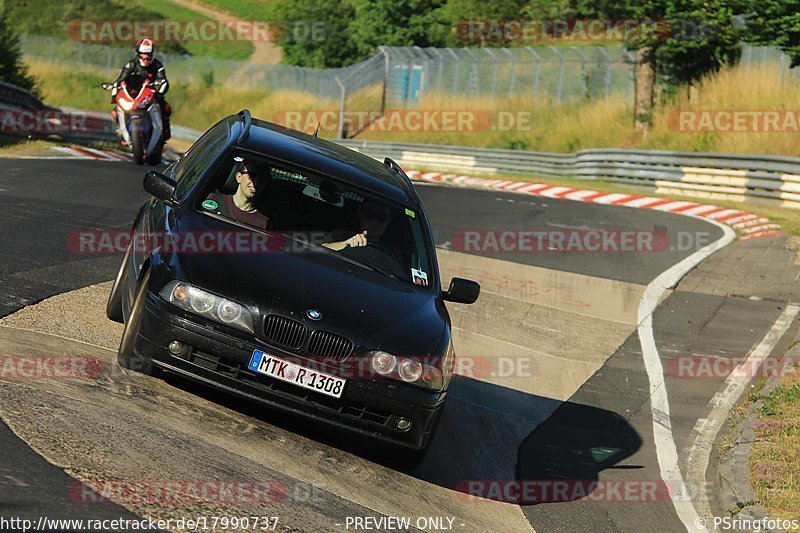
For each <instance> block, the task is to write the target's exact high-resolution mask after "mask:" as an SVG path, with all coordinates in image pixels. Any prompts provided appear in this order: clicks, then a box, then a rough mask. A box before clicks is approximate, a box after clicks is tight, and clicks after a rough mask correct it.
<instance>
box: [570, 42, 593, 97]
mask: <svg viewBox="0 0 800 533" xmlns="http://www.w3.org/2000/svg"><path fill="white" fill-rule="evenodd" d="M572 49H573V50H575V52H576V53H577V54H578V55H579V56H581V81H582V83H583V99H584V100H590V99H591V98H592V94H591V92H590V91H591V89H590V88H589V71H588V70H587V68H588V67H587V63H588V61H589V58H588V57H586V54H584V53H583V52H581V50H580V49H579V48H578V47H577V46H573V47H572Z"/></svg>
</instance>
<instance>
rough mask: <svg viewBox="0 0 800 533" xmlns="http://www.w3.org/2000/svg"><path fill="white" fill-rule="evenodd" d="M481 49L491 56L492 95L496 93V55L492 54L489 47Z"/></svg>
mask: <svg viewBox="0 0 800 533" xmlns="http://www.w3.org/2000/svg"><path fill="white" fill-rule="evenodd" d="M483 51H484V52H485V53H487V54H489V57H491V58H492V97H494V96H495V95H496V94H497V63H498V60H497V56H496V55H494V52H492V49H491V48H484V49H483Z"/></svg>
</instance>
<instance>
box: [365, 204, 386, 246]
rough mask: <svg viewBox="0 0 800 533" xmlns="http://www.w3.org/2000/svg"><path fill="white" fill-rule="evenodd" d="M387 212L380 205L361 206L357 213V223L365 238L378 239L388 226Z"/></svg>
mask: <svg viewBox="0 0 800 533" xmlns="http://www.w3.org/2000/svg"><path fill="white" fill-rule="evenodd" d="M389 216H390V213H389V210H388V209H386V208H385V207H383V206H380V205H362V206H361V209H359V211H358V221H359V223H360V224H361V229H362V230H367V237H368V238H373V239H379V238H380V237H381V235H383V232H384V231H386V226H388V225H389Z"/></svg>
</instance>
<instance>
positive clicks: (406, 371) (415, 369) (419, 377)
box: [367, 348, 452, 391]
mask: <svg viewBox="0 0 800 533" xmlns="http://www.w3.org/2000/svg"><path fill="white" fill-rule="evenodd" d="M367 355H368V356H370V365H371V366H372V370H373V371H374V372H375V373H376V374H378V375H379V376H381V377H388V378H392V379H396V380H398V381H403V382H405V383H410V384H412V385H416V386H418V387H423V388H426V389H430V390H436V391H439V390H442V388H444V386H445V385H446V384H447V382H448V381H449V379H447V380H445V378H444V374H443V373H442V369H440V368H439V367H438V366H436V365H429V364H427V363H425V362H423V361H420V360H419V359H417V358H411V357H400V356H397V355H393V354H390V353H388V352H383V351H380V350H377V351H374V352H369V354H367ZM440 364H444V365H450V369H451V370H450V372H452V356H451V349H450V348H448V351H447V353H446V354H445V356H444V357H442V358H441V359H440ZM446 368H447V367H445V372H448V370H446Z"/></svg>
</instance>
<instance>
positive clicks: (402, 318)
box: [171, 215, 449, 356]
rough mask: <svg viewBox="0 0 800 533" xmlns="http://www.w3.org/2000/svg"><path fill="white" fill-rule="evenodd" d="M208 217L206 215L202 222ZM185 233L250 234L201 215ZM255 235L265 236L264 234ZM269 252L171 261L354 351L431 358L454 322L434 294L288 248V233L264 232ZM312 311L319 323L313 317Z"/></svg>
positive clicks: (186, 273)
mask: <svg viewBox="0 0 800 533" xmlns="http://www.w3.org/2000/svg"><path fill="white" fill-rule="evenodd" d="M203 219H207V220H203ZM181 226H182V227H181V232H186V231H187V230H188V231H191V232H192V233H194V232H197V231H201V232H202V231H212V232H218V231H234V232H236V233H252V232H251V231H250V230H245V229H241V228H238V227H237V226H233V225H231V224H228V223H227V222H223V221H219V220H216V219H213V218H211V217H206V216H202V215H201V216H197V217H195V218H194V220H193V224H192V225H191V226H192V227H191V228H189V227H188V224H186V223H185V222H182V224H181ZM258 235H260V236H263V234H261V233H259V234H258ZM266 239H267V243H266V248H267V249H269V250H274V251H271V252H266V253H180V254H175V256H174V257H173V258H172V261H171V262H173V261H174V262H177V263H178V264H177V265H175V266H176V267H177V268H176V270H177V271H179V272H181V273H182V275H180V276H179V277H181V278H184V279H185V281H187V282H189V283H191V284H194V285H196V286H197V287H201V288H204V289H206V290H209V291H211V292H214V293H216V294H219V295H221V296H224V297H227V298H230V299H232V300H235V301H237V302H239V303H242V304H244V305H246V306H248V307H249V308H250V309H251V310H253V311H257V313H258V315H259V318H257V319H256V320H255V323H256V328H260V327H262V325H263V320H262V318H261V317H263V316H265V315H267V314H270V313H277V314H281V315H284V316H289V317H291V318H294V319H295V320H299V321H301V322H303V323H304V324H306V326H307V327H308V329H309V331H313V330H317V329H320V330H325V331H330V332H333V333H337V334H339V335H344V336H345V337H347V338H349V339H351V340H352V341H353V343H354V345H355V347H356V350H357V351H365V350H377V349H381V350H386V351H391V352H393V353H397V354H400V355H420V356H426V355H431V354H432V353H433V351H434V350H435V349H436V348H437V346H438V345H439V342H440V340H441V338H442V335H443V334H444V331H445V328H446V327H448V325H449V318H448V315H447V311H446V309H445V307H444V305H443V303H442V302H441V299H440V298H438V297H437V295H436V294H435V291H432V290H427V289H423V288H420V287H417V286H415V285H413V284H411V283H408V282H405V281H401V280H396V279H392V278H390V277H388V276H386V275H384V274H381V273H380V272H375V271H372V270H370V269H368V268H365V267H363V266H361V265H358V264H354V263H352V262H350V261H347V260H345V259H343V258H342V257H341V256H338V255H337V254H335V253H334V252H328V251H319V250H313V249H311V248H306V249H304V250H303V251H298V252H294V253H285V252H283V251H278V250H282V246H283V242H284V239H285V238H284V237H283V236H281V235H279V234H273V233H269V234H267V235H266ZM311 309H314V310H316V311H318V312H319V313H320V315H321V318H320V319H319V320H312V319H310V318H309V317H308V311H309V310H311Z"/></svg>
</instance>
